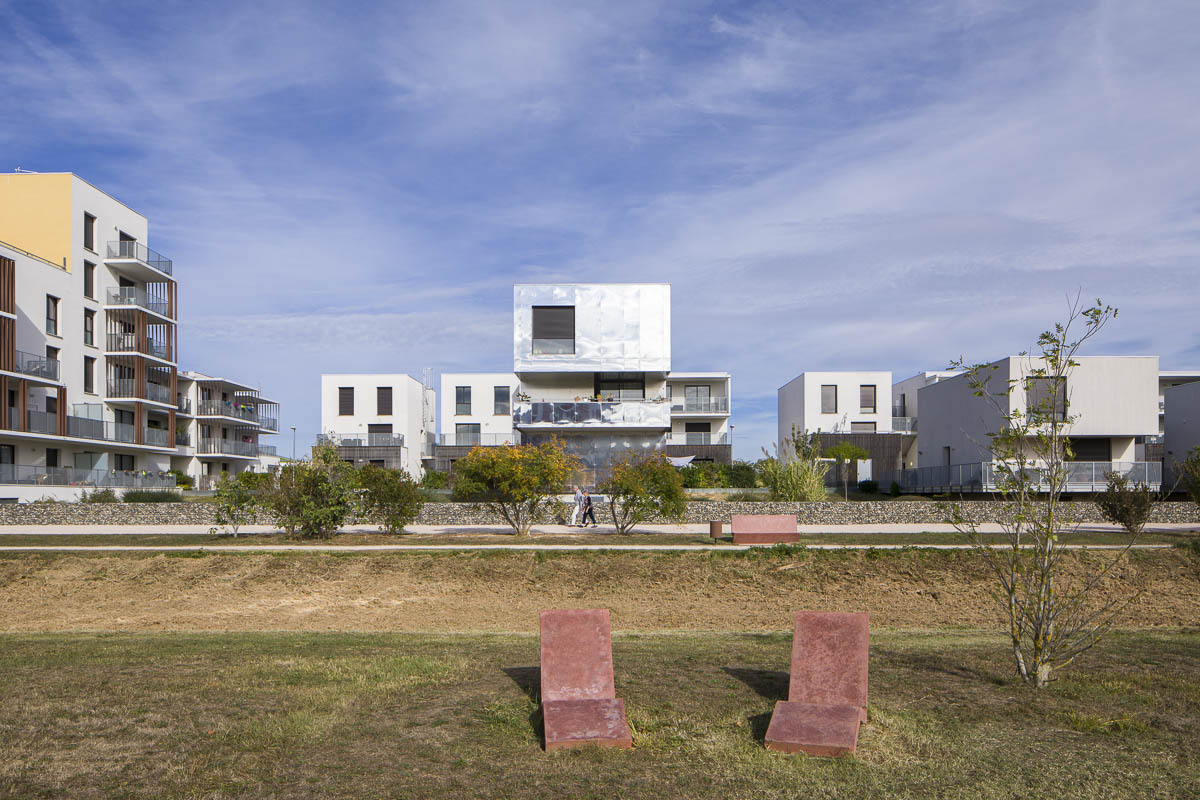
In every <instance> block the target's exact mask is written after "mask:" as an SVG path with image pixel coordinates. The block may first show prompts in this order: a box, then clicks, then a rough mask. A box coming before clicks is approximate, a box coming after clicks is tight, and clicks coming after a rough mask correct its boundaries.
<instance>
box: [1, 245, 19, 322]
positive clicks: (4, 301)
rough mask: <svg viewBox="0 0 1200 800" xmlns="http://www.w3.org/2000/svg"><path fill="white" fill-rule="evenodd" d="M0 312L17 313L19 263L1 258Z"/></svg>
mask: <svg viewBox="0 0 1200 800" xmlns="http://www.w3.org/2000/svg"><path fill="white" fill-rule="evenodd" d="M0 311H7V312H8V313H9V314H15V313H17V262H15V261H13V260H12V259H11V258H5V257H3V256H0Z"/></svg>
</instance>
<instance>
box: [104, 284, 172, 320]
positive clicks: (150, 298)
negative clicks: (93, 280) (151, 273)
mask: <svg viewBox="0 0 1200 800" xmlns="http://www.w3.org/2000/svg"><path fill="white" fill-rule="evenodd" d="M159 285H161V284H159ZM107 298H108V305H110V306H137V307H138V308H144V309H146V310H147V311H153V312H154V313H155V314H161V315H162V316H164V317H169V316H170V315H171V304H170V303H169V302H168V301H167V299H166V298H164V297H159V296H157V295H153V294H149V293H148V292H147V291H146V290H145V289H142V288H140V287H137V286H119V287H115V288H112V289H109V290H108V294H107Z"/></svg>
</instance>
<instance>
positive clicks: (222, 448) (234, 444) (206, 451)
mask: <svg viewBox="0 0 1200 800" xmlns="http://www.w3.org/2000/svg"><path fill="white" fill-rule="evenodd" d="M198 450H199V452H200V454H201V455H230V456H249V457H254V456H256V455H258V445H256V444H255V443H254V442H239V441H237V440H236V439H201V440H200V447H199V448H198Z"/></svg>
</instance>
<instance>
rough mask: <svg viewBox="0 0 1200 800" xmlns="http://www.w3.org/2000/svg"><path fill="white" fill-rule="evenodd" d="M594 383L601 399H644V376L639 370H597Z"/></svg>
mask: <svg viewBox="0 0 1200 800" xmlns="http://www.w3.org/2000/svg"><path fill="white" fill-rule="evenodd" d="M595 384H596V385H595V389H596V395H597V396H598V397H599V398H600V399H601V400H613V401H620V400H645V399H646V376H645V375H644V374H643V373H641V372H597V373H596V381H595Z"/></svg>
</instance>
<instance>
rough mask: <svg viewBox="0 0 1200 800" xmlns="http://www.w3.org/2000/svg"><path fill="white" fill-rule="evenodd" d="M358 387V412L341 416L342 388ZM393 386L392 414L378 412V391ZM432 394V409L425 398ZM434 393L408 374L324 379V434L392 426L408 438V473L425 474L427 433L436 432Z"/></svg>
mask: <svg viewBox="0 0 1200 800" xmlns="http://www.w3.org/2000/svg"><path fill="white" fill-rule="evenodd" d="M343 386H350V387H353V388H354V413H353V414H352V415H346V416H342V415H340V414H338V389H339V388H340V387H343ZM381 386H390V387H392V413H391V414H390V415H381V414H378V413H377V404H376V397H377V395H376V389H377V388H378V387H381ZM426 395H428V396H429V397H428V406H429V408H428V410H426V408H425V405H426V404H425V402H424V400H425V398H426ZM434 403H435V399H434V394H433V393H432V392H427V391H426V390H425V388H424V387H423V386H422V385H421V382H420V381H418V380H417V379H416V378H413V377H412V376H410V375H404V374H378V373H377V374H344V373H342V374H331V375H322V376H321V432H322V433H327V434H331V433H332V434H347V433H350V434H354V433H361V434H366V433H367V431H368V427H367V426H368V425H391V426H392V433H393V434H402V435H403V436H404V449H405V451H406V453H405V457H404V463H405V467H404V468H405V470H406V471H407V472H408V473H409V474H410V475H413V476H420V475H421V474H423V473H422V467H421V454H422V446H423V443H424V439H425V434H426V433H432V432H433V414H434Z"/></svg>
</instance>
